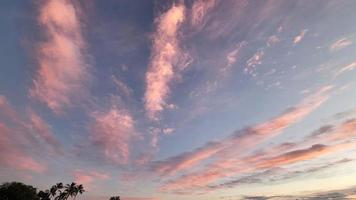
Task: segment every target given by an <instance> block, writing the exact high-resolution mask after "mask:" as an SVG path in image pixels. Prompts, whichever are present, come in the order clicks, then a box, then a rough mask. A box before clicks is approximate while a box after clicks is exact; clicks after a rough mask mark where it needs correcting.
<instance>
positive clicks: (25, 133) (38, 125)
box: [0, 96, 62, 173]
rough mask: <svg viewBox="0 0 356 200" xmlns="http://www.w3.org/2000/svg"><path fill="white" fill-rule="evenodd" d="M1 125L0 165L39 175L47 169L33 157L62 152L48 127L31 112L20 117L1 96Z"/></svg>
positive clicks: (42, 158) (44, 157)
mask: <svg viewBox="0 0 356 200" xmlns="http://www.w3.org/2000/svg"><path fill="white" fill-rule="evenodd" d="M0 124H1V133H0V134H1V140H0V146H2V149H1V150H0V154H1V158H0V162H2V163H4V164H5V165H7V166H11V167H13V168H15V169H19V170H29V171H34V172H38V173H41V172H44V171H45V170H46V166H45V164H43V163H44V162H38V161H36V160H39V159H35V157H37V158H39V157H40V158H41V160H45V159H46V158H48V157H49V154H51V153H53V154H56V153H58V152H61V151H62V148H61V144H60V143H59V141H58V140H57V139H56V137H55V135H54V133H53V132H52V130H51V126H50V125H49V124H47V123H46V122H45V121H44V120H43V119H42V118H41V117H40V116H39V115H37V113H35V112H34V111H33V110H31V109H29V111H28V112H24V114H23V115H19V114H18V113H17V111H16V110H14V109H13V108H12V106H11V105H10V103H9V102H8V101H7V99H6V98H5V97H4V96H0ZM56 155H57V156H58V154H56ZM14 158H16V159H14Z"/></svg>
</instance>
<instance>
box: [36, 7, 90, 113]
mask: <svg viewBox="0 0 356 200" xmlns="http://www.w3.org/2000/svg"><path fill="white" fill-rule="evenodd" d="M38 20H39V22H40V24H41V27H43V29H44V30H43V31H44V32H45V33H46V36H47V40H46V41H45V42H43V43H40V44H39V46H38V49H37V50H38V54H37V61H38V64H39V66H38V72H37V76H36V78H35V80H33V87H32V88H31V89H30V96H32V97H35V98H37V99H38V100H40V101H41V102H43V103H45V104H46V105H47V106H48V107H49V108H50V109H52V110H53V111H54V112H56V113H59V112H62V110H63V108H65V107H68V106H70V105H71V104H72V103H73V99H76V98H80V97H81V96H82V95H81V94H82V93H83V91H85V89H84V88H85V83H86V82H87V81H88V77H89V72H88V70H89V65H88V64H87V63H86V62H85V55H84V52H85V43H84V40H83V36H82V33H81V27H80V26H81V24H80V21H79V19H78V15H77V13H76V10H75V8H74V6H73V5H72V4H71V3H70V1H66V0H50V1H47V2H46V3H45V4H44V5H43V6H42V7H41V8H40V15H39V18H38Z"/></svg>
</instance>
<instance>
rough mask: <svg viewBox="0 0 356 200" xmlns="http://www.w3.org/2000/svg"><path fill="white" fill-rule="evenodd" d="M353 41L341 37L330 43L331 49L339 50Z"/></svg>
mask: <svg viewBox="0 0 356 200" xmlns="http://www.w3.org/2000/svg"><path fill="white" fill-rule="evenodd" d="M351 44H352V41H351V40H349V39H347V38H341V39H339V40H337V41H336V42H334V43H333V44H331V45H330V48H329V49H330V51H339V50H341V49H343V48H345V47H347V46H350V45H351Z"/></svg>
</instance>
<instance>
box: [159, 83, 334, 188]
mask: <svg viewBox="0 0 356 200" xmlns="http://www.w3.org/2000/svg"><path fill="white" fill-rule="evenodd" d="M331 88H332V87H330V86H328V87H323V88H321V89H320V90H319V91H317V92H316V93H315V94H314V95H311V96H309V97H308V98H305V99H304V100H303V101H302V102H301V103H300V104H299V105H297V106H294V107H293V108H290V109H288V110H286V111H285V112H284V113H282V114H281V115H279V116H277V117H275V118H273V119H271V120H268V121H266V122H264V123H261V124H258V125H255V126H253V127H250V128H246V129H242V130H240V131H236V132H235V133H234V134H232V135H231V136H230V137H228V138H225V139H223V140H222V141H220V142H215V143H211V144H207V145H205V146H203V147H202V148H200V149H197V150H196V151H193V152H190V153H186V154H182V155H180V156H176V157H172V158H170V159H167V160H166V161H163V162H158V163H156V164H157V166H155V168H154V169H155V170H157V171H158V172H159V173H162V172H164V173H163V174H170V173H173V172H174V173H176V172H178V171H181V170H186V169H191V168H192V167H194V166H196V165H198V164H201V162H202V161H204V160H206V159H208V158H215V160H214V161H213V162H212V163H210V164H209V165H207V167H204V168H202V169H201V170H198V171H196V172H194V173H188V174H185V175H182V176H180V177H178V178H176V179H173V180H171V181H168V182H166V183H164V184H163V185H162V186H161V190H163V191H167V190H168V191H180V190H181V189H187V188H192V187H194V188H199V187H201V186H204V185H207V184H209V183H212V182H214V181H216V180H218V179H220V178H224V177H227V176H231V175H233V174H235V173H237V172H241V170H245V169H244V168H236V165H237V164H238V163H241V162H243V161H242V160H241V159H243V153H242V152H244V153H246V151H245V149H248V148H249V147H251V146H258V144H260V143H262V142H264V141H266V140H267V139H270V138H272V137H274V136H276V135H278V134H280V133H282V132H283V130H284V129H286V128H287V127H289V126H291V125H293V124H295V123H297V122H298V121H300V120H302V119H303V118H305V117H306V116H307V115H308V114H310V113H311V112H312V111H314V110H315V109H316V108H318V107H319V106H320V105H322V103H324V102H325V101H326V100H327V99H328V95H327V92H328V91H329V90H330V89H331ZM247 152H248V151H247ZM250 159H251V158H250ZM256 159H257V158H256ZM251 162H252V161H251Z"/></svg>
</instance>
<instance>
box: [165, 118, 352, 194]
mask: <svg viewBox="0 0 356 200" xmlns="http://www.w3.org/2000/svg"><path fill="white" fill-rule="evenodd" d="M323 130H324V129H323ZM325 131H326V130H325ZM329 132H331V133H329ZM355 135H356V122H355V120H354V119H352V120H347V121H345V122H343V123H341V124H340V125H339V126H337V127H336V128H335V129H331V131H326V133H325V134H324V135H322V137H321V138H324V140H321V142H327V141H328V142H332V144H328V145H324V144H313V143H314V142H313V141H315V140H313V138H307V139H306V140H305V141H301V142H300V143H297V144H294V143H284V144H281V145H277V146H272V147H269V148H268V149H266V150H264V151H257V152H255V153H253V154H252V155H247V156H244V157H240V155H238V154H235V155H233V156H231V155H230V156H226V155H224V156H222V157H220V158H219V159H218V160H217V162H215V163H213V164H211V165H209V166H208V167H206V168H204V169H203V170H201V171H197V172H194V173H190V174H186V175H183V176H182V177H180V178H178V179H175V180H171V181H168V182H166V183H165V184H163V185H162V186H161V188H160V189H161V190H162V191H173V192H177V193H180V192H183V193H185V192H188V193H189V192H193V191H197V190H198V191H199V190H200V191H202V190H203V191H209V190H211V189H212V188H210V187H209V185H210V184H212V183H214V182H216V181H218V180H222V179H224V178H226V177H230V176H236V175H244V174H251V173H254V172H257V171H259V170H261V169H267V170H269V169H274V168H279V167H283V166H286V165H290V164H295V163H298V162H303V161H308V160H313V159H317V158H319V157H322V156H327V155H330V154H335V153H338V152H346V151H348V150H352V149H355V148H356V142H355V141H353V140H350V139H352V138H354V136H355ZM325 138H326V139H325ZM317 141H319V140H317ZM309 143H312V144H313V145H311V146H309V147H305V146H308V144H309ZM291 149H292V150H291Z"/></svg>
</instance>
